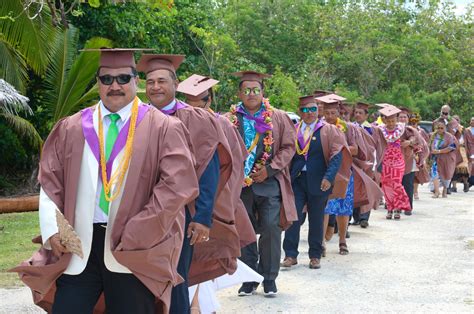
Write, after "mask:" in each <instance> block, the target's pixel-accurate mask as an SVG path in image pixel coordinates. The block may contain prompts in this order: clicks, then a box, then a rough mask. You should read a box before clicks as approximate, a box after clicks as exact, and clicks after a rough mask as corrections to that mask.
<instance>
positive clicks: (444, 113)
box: [441, 112, 449, 116]
mask: <svg viewBox="0 0 474 314" xmlns="http://www.w3.org/2000/svg"><path fill="white" fill-rule="evenodd" d="M441 114H442V115H443V116H447V115H449V112H441Z"/></svg>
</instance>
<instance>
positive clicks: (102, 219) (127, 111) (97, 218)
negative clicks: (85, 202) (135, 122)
mask: <svg viewBox="0 0 474 314" xmlns="http://www.w3.org/2000/svg"><path fill="white" fill-rule="evenodd" d="M99 106H100V111H101V114H102V123H103V126H104V134H103V135H104V145H106V143H105V141H106V140H105V139H106V138H107V132H108V130H109V126H110V122H111V121H110V117H109V115H110V114H112V113H113V112H111V111H110V110H108V109H107V108H106V107H105V106H104V104H103V102H102V101H100V102H99ZM132 106H133V101H132V102H131V103H129V104H128V105H126V106H125V107H123V108H122V109H120V110H119V111H117V112H115V113H116V114H118V115H119V116H120V119H118V120H117V122H116V124H117V128H118V130H119V132H120V130H122V128H123V126H124V125H125V124H126V123H127V120H128V119H130V116H131V114H132ZM94 128H95V126H94ZM95 131H96V133H97V134H98V133H99V132H98V130H97V129H96V130H95ZM104 151H105V147H104ZM101 193H102V180H101V178H100V174H99V175H98V176H97V192H96V201H95V210H94V223H106V222H107V221H108V217H107V215H106V214H105V213H104V212H103V211H102V209H101V208H100V206H99V203H100V194H101ZM109 205H110V204H109Z"/></svg>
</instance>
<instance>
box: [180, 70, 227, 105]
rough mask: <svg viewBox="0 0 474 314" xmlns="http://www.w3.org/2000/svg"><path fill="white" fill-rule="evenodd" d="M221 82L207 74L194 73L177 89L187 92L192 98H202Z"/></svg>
mask: <svg viewBox="0 0 474 314" xmlns="http://www.w3.org/2000/svg"><path fill="white" fill-rule="evenodd" d="M217 83H219V81H218V80H214V79H212V78H210V77H207V76H202V75H198V74H193V75H191V76H190V77H188V78H187V79H185V80H184V81H182V82H181V83H179V85H178V89H177V91H178V92H180V93H183V94H185V95H186V96H187V97H188V98H190V99H196V100H198V99H202V98H203V97H205V96H207V95H208V91H209V89H210V88H212V87H213V86H214V85H216V84H217Z"/></svg>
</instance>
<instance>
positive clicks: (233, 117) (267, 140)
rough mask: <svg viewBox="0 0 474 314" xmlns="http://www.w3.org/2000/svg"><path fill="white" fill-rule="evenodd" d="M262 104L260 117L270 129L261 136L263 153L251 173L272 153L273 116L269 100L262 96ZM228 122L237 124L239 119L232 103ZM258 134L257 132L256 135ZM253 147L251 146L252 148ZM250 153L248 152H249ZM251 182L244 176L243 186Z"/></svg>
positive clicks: (251, 181) (248, 177)
mask: <svg viewBox="0 0 474 314" xmlns="http://www.w3.org/2000/svg"><path fill="white" fill-rule="evenodd" d="M262 103H263V106H264V107H265V110H264V111H263V112H262V117H263V118H264V122H265V124H267V125H268V126H269V127H270V130H268V131H266V132H265V137H264V138H263V146H264V147H263V154H262V157H261V158H260V159H259V160H257V161H256V162H255V164H254V166H253V168H252V171H251V173H255V172H257V171H259V170H260V169H262V168H263V167H265V165H266V163H267V160H268V159H270V157H271V155H272V154H271V153H272V144H273V142H274V141H273V132H272V129H273V124H272V117H273V107H272V106H271V105H270V101H269V100H268V98H263V102H262ZM229 120H230V122H231V123H232V124H233V125H234V126H235V127H238V126H239V119H238V118H237V106H236V105H232V106H231V107H230V115H229ZM257 136H260V135H259V133H257V135H256V137H257ZM252 149H253V148H252ZM249 153H250V152H249ZM252 184H253V179H252V178H251V177H250V176H246V177H245V178H244V183H243V186H244V187H247V186H251V185H252Z"/></svg>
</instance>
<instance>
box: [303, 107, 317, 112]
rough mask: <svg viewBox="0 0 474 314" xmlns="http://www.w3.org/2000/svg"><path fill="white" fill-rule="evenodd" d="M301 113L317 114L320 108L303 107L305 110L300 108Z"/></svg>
mask: <svg viewBox="0 0 474 314" xmlns="http://www.w3.org/2000/svg"><path fill="white" fill-rule="evenodd" d="M300 111H301V112H302V113H308V112H316V111H318V107H303V108H300Z"/></svg>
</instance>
